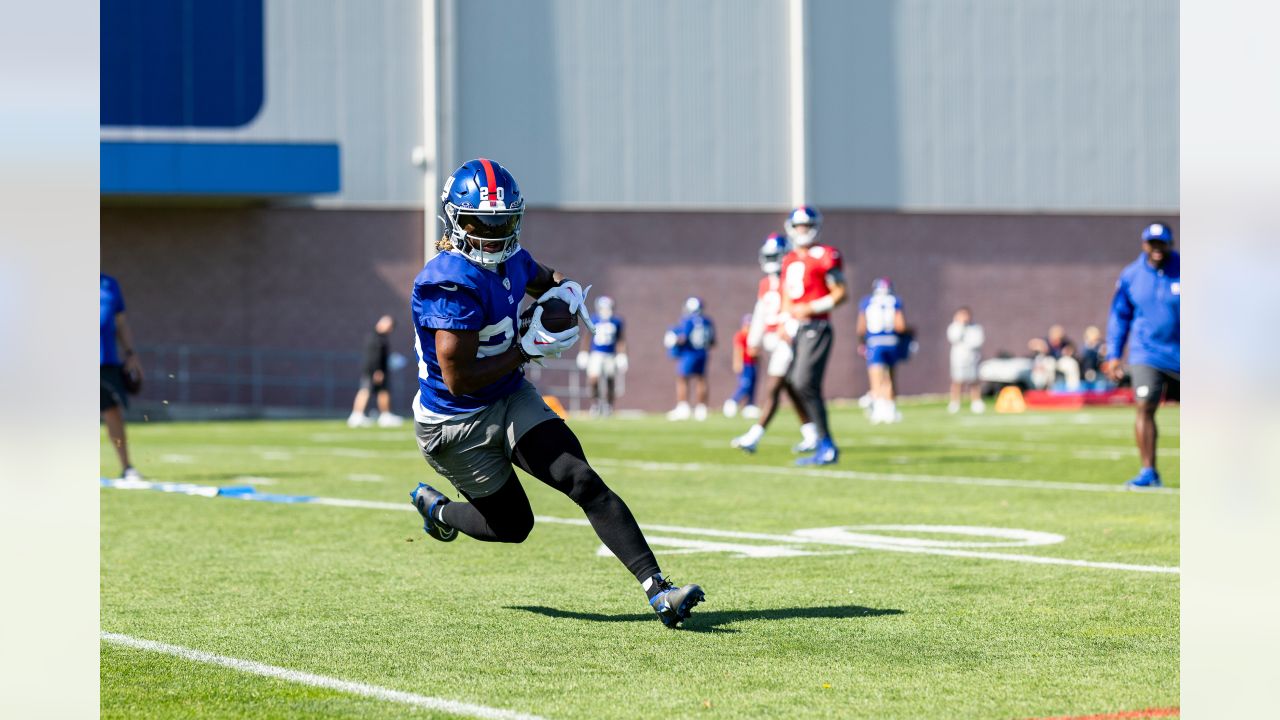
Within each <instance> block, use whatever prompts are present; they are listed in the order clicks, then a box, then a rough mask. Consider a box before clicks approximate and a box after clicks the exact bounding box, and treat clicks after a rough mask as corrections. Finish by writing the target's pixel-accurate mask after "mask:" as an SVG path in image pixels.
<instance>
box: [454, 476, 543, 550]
mask: <svg viewBox="0 0 1280 720" xmlns="http://www.w3.org/2000/svg"><path fill="white" fill-rule="evenodd" d="M466 497H467V499H468V500H469V501H470V502H465V503H463V502H451V503H446V504H445V506H444V507H443V508H441V509H440V517H441V518H442V519H443V520H444V522H445V524H446V525H448V526H449V527H452V528H456V529H457V530H458V532H461V533H462V534H463V535H468V536H470V537H473V538H475V539H476V540H482V541H484V542H503V543H521V542H524V539H525V538H527V537H529V532H530V531H531V530H533V508H531V507H529V497H528V496H527V495H525V494H524V488H523V487H522V486H521V485H520V480H519V479H518V478H517V477H516V473H515V471H514V470H513V471H512V472H511V477H509V478H507V482H506V483H504V484H503V486H502V487H501V488H499V489H498V491H497V492H495V493H493V494H492V495H486V496H484V497H481V498H472V497H470V496H466Z"/></svg>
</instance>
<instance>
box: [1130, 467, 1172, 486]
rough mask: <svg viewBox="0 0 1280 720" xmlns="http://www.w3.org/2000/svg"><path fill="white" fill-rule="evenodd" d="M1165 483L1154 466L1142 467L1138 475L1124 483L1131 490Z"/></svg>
mask: <svg viewBox="0 0 1280 720" xmlns="http://www.w3.org/2000/svg"><path fill="white" fill-rule="evenodd" d="M1163 485H1164V483H1162V482H1160V473H1158V472H1156V471H1155V470H1154V469H1153V468H1142V470H1141V471H1140V472H1138V474H1137V476H1136V477H1134V478H1133V479H1132V480H1130V481H1128V482H1126V483H1125V484H1124V486H1125V487H1127V488H1129V489H1130V490H1142V489H1143V488H1158V487H1162V486H1163Z"/></svg>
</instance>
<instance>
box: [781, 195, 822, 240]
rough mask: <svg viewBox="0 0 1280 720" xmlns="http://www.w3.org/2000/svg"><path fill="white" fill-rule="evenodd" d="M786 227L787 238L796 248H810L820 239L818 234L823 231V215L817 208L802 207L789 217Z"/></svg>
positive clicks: (793, 211)
mask: <svg viewBox="0 0 1280 720" xmlns="http://www.w3.org/2000/svg"><path fill="white" fill-rule="evenodd" d="M784 227H785V228H786V230H787V237H789V238H791V242H792V243H794V244H795V246H796V247H802V248H805V247H809V246H810V245H812V244H813V243H814V241H816V240H817V239H818V232H819V231H820V230H821V229H822V213H820V212H818V209H817V208H812V207H809V206H808V205H801V206H800V207H798V208H796V209H795V210H792V211H791V214H790V215H788V216H787V222H786V223H784Z"/></svg>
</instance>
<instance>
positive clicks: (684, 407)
mask: <svg viewBox="0 0 1280 720" xmlns="http://www.w3.org/2000/svg"><path fill="white" fill-rule="evenodd" d="M692 415H693V412H692V411H690V410H689V403H680V404H678V405H676V406H675V409H673V410H671V411H670V412H668V413H667V419H668V420H688V419H689V418H690V417H691V416H692Z"/></svg>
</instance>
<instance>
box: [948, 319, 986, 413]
mask: <svg viewBox="0 0 1280 720" xmlns="http://www.w3.org/2000/svg"><path fill="white" fill-rule="evenodd" d="M985 339H986V338H985V336H984V335H983V332H982V326H981V325H978V324H977V323H975V322H974V321H973V313H972V312H970V310H969V308H967V307H962V308H960V309H959V310H956V313H955V315H954V316H952V318H951V324H950V325H948V326H947V340H949V341H950V342H951V403H950V404H948V405H947V412H950V413H957V412H960V396H961V395H963V394H964V389H965V386H966V385H968V386H969V397H970V401H969V409H970V410H971V411H972V412H975V413H980V412H982V411H983V410H985V409H986V406H985V405H984V404H983V402H982V386H981V383H979V382H978V361H979V360H981V359H982V343H983V342H984V341H985Z"/></svg>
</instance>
